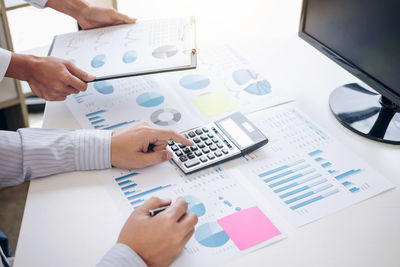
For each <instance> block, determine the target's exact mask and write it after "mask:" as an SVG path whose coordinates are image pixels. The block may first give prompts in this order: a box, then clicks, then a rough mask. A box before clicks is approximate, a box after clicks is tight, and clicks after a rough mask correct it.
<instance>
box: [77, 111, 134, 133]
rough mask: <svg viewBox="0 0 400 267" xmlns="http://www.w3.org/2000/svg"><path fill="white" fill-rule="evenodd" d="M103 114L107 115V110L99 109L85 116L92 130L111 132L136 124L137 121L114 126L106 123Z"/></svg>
mask: <svg viewBox="0 0 400 267" xmlns="http://www.w3.org/2000/svg"><path fill="white" fill-rule="evenodd" d="M105 114H107V110H105V109H100V110H98V111H95V112H91V113H88V114H86V115H85V116H86V118H87V119H88V121H89V123H90V124H91V126H92V127H93V128H94V129H102V130H113V129H115V128H119V127H122V126H126V125H128V124H132V123H135V122H137V120H131V121H123V122H120V123H116V124H110V123H107V119H106V118H105V116H104V115H105Z"/></svg>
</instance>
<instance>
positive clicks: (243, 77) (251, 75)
mask: <svg viewBox="0 0 400 267" xmlns="http://www.w3.org/2000/svg"><path fill="white" fill-rule="evenodd" d="M257 77H258V74H257V73H255V72H254V71H252V70H249V69H240V70H236V71H234V72H233V73H232V78H233V80H234V81H235V82H236V84H237V85H243V84H246V83H248V82H249V81H252V80H256V79H257Z"/></svg>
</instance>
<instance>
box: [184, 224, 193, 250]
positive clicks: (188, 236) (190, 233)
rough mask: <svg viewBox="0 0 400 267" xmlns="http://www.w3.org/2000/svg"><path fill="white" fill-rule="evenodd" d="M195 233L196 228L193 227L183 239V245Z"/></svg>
mask: <svg viewBox="0 0 400 267" xmlns="http://www.w3.org/2000/svg"><path fill="white" fill-rule="evenodd" d="M193 234H194V228H192V229H191V230H190V231H189V232H188V233H187V234H186V235H185V237H184V238H183V239H182V245H183V246H184V245H185V244H186V243H187V242H188V241H189V239H190V238H191V237H192V235H193Z"/></svg>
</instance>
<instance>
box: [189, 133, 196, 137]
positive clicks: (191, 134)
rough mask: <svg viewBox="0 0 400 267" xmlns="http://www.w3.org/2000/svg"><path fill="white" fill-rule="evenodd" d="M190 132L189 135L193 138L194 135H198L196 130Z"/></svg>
mask: <svg viewBox="0 0 400 267" xmlns="http://www.w3.org/2000/svg"><path fill="white" fill-rule="evenodd" d="M188 134H189V136H190V137H191V138H193V137H195V136H196V134H195V133H194V132H189V133H188Z"/></svg>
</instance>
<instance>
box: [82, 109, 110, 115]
mask: <svg viewBox="0 0 400 267" xmlns="http://www.w3.org/2000/svg"><path fill="white" fill-rule="evenodd" d="M104 112H106V111H105V110H104V109H101V110H99V111H96V112H92V113H89V114H86V117H91V116H94V115H97V114H101V113H104Z"/></svg>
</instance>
